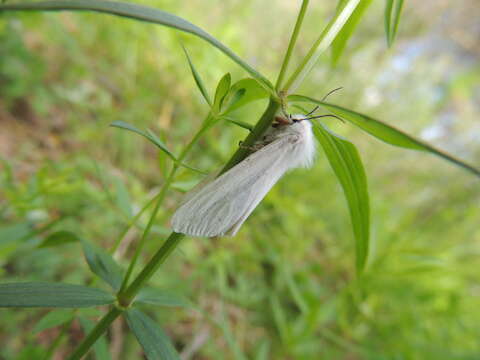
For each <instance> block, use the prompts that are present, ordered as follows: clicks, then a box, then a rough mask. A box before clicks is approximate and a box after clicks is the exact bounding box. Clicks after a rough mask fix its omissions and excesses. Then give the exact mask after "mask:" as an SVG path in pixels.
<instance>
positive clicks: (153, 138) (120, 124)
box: [110, 121, 177, 161]
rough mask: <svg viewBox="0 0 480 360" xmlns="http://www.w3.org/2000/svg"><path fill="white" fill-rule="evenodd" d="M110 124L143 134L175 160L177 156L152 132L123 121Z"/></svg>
mask: <svg viewBox="0 0 480 360" xmlns="http://www.w3.org/2000/svg"><path fill="white" fill-rule="evenodd" d="M110 126H113V127H117V128H120V129H124V130H128V131H132V132H134V133H137V134H138V135H141V136H143V137H144V138H145V139H147V140H149V141H150V142H152V143H153V144H154V145H155V146H156V147H158V148H159V149H160V150H161V151H163V152H164V153H165V154H167V155H168V156H169V157H170V158H171V159H172V160H173V161H177V158H176V157H175V155H173V153H172V152H171V151H170V150H169V149H168V148H167V146H166V145H165V144H164V143H163V141H161V140H160V139H159V138H158V137H157V136H152V134H153V133H152V132H151V131H150V132H145V131H142V130H140V129H138V128H137V127H135V126H133V125H131V124H129V123H126V122H125V121H114V122H112V123H111V124H110ZM153 135H154V134H153Z"/></svg>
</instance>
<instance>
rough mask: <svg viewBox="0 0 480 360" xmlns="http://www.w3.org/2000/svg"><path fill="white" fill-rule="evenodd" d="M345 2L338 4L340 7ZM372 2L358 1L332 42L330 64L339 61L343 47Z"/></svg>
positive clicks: (370, 0) (368, 0)
mask: <svg viewBox="0 0 480 360" xmlns="http://www.w3.org/2000/svg"><path fill="white" fill-rule="evenodd" d="M345 1H346V0H342V1H341V2H340V5H339V6H340V7H341V6H342V5H343V3H344V2H345ZM371 3H372V0H363V1H360V3H359V4H358V6H357V7H356V8H355V10H354V11H353V13H352V15H351V16H350V18H349V19H348V20H347V22H346V23H345V25H343V27H342V30H340V32H339V33H338V34H337V36H336V37H335V40H333V42H332V64H333V65H335V64H337V62H338V60H339V59H340V57H341V55H342V53H343V50H344V49H345V46H346V45H347V42H348V40H349V39H350V37H351V36H352V34H353V32H354V30H355V28H356V27H357V25H358V23H359V22H360V20H361V19H362V17H363V15H365V10H367V8H368V7H369V6H370V4H371Z"/></svg>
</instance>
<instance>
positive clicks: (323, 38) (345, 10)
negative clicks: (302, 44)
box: [282, 0, 360, 94]
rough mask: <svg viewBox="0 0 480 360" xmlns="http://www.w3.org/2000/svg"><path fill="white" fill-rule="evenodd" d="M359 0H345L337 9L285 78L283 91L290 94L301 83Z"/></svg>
mask: <svg viewBox="0 0 480 360" xmlns="http://www.w3.org/2000/svg"><path fill="white" fill-rule="evenodd" d="M359 2H360V0H347V1H346V3H345V5H344V6H343V7H342V9H341V10H340V11H338V12H337V14H336V15H335V17H334V18H333V19H332V20H331V21H330V22H329V23H328V25H327V27H326V28H325V30H323V32H322V33H321V34H320V36H319V37H318V39H317V40H316V41H315V43H314V44H313V46H312V47H311V49H310V50H309V51H308V53H307V55H306V56H305V57H304V58H303V60H302V62H301V63H300V65H299V66H298V67H297V68H296V69H295V71H294V73H293V74H292V75H291V76H290V78H289V79H288V80H287V82H286V84H285V86H284V87H283V89H282V90H283V91H284V92H285V93H287V94H291V93H292V92H293V91H295V89H296V88H297V87H298V86H299V85H300V84H301V82H302V81H303V80H304V79H305V76H307V74H308V73H309V72H310V70H312V68H313V66H314V65H315V63H316V62H317V60H318V58H319V57H320V55H321V54H322V53H323V52H324V51H325V50H326V49H327V48H328V47H329V46H330V44H331V43H332V42H333V40H335V37H336V36H337V34H338V33H339V32H340V30H342V28H343V26H344V25H345V23H346V22H347V20H348V19H349V18H350V16H351V15H352V13H353V11H354V10H355V8H356V7H357V5H358V3H359Z"/></svg>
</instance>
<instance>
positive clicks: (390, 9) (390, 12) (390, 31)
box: [385, 0, 403, 47]
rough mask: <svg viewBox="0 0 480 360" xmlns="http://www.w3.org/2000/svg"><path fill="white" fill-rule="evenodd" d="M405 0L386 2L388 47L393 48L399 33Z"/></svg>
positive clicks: (388, 0) (389, 0) (387, 0)
mask: <svg viewBox="0 0 480 360" xmlns="http://www.w3.org/2000/svg"><path fill="white" fill-rule="evenodd" d="M402 9H403V0H386V3H385V35H386V37H387V44H388V47H390V46H392V44H393V42H394V41H395V37H396V35H397V31H398V24H399V23H400V15H401V13H402Z"/></svg>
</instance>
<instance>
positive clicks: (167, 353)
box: [125, 309, 180, 360]
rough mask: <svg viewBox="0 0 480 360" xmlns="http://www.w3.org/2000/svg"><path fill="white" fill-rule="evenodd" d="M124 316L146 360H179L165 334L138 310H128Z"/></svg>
mask: <svg viewBox="0 0 480 360" xmlns="http://www.w3.org/2000/svg"><path fill="white" fill-rule="evenodd" d="M125 315H126V319H127V323H128V326H129V327H130V329H131V330H132V332H133V333H134V334H135V337H136V338H137V340H138V342H139V343H140V345H142V348H143V351H144V352H145V356H146V357H147V359H148V360H180V356H179V355H178V353H177V351H176V350H175V347H174V346H173V344H172V343H171V341H170V339H169V338H168V336H167V334H165V333H164V332H163V330H162V329H161V328H160V327H159V326H158V325H157V324H156V323H155V321H153V320H152V319H150V318H149V317H148V316H147V315H146V314H145V313H143V312H142V311H140V310H138V309H128V311H127V312H126V314H125Z"/></svg>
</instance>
